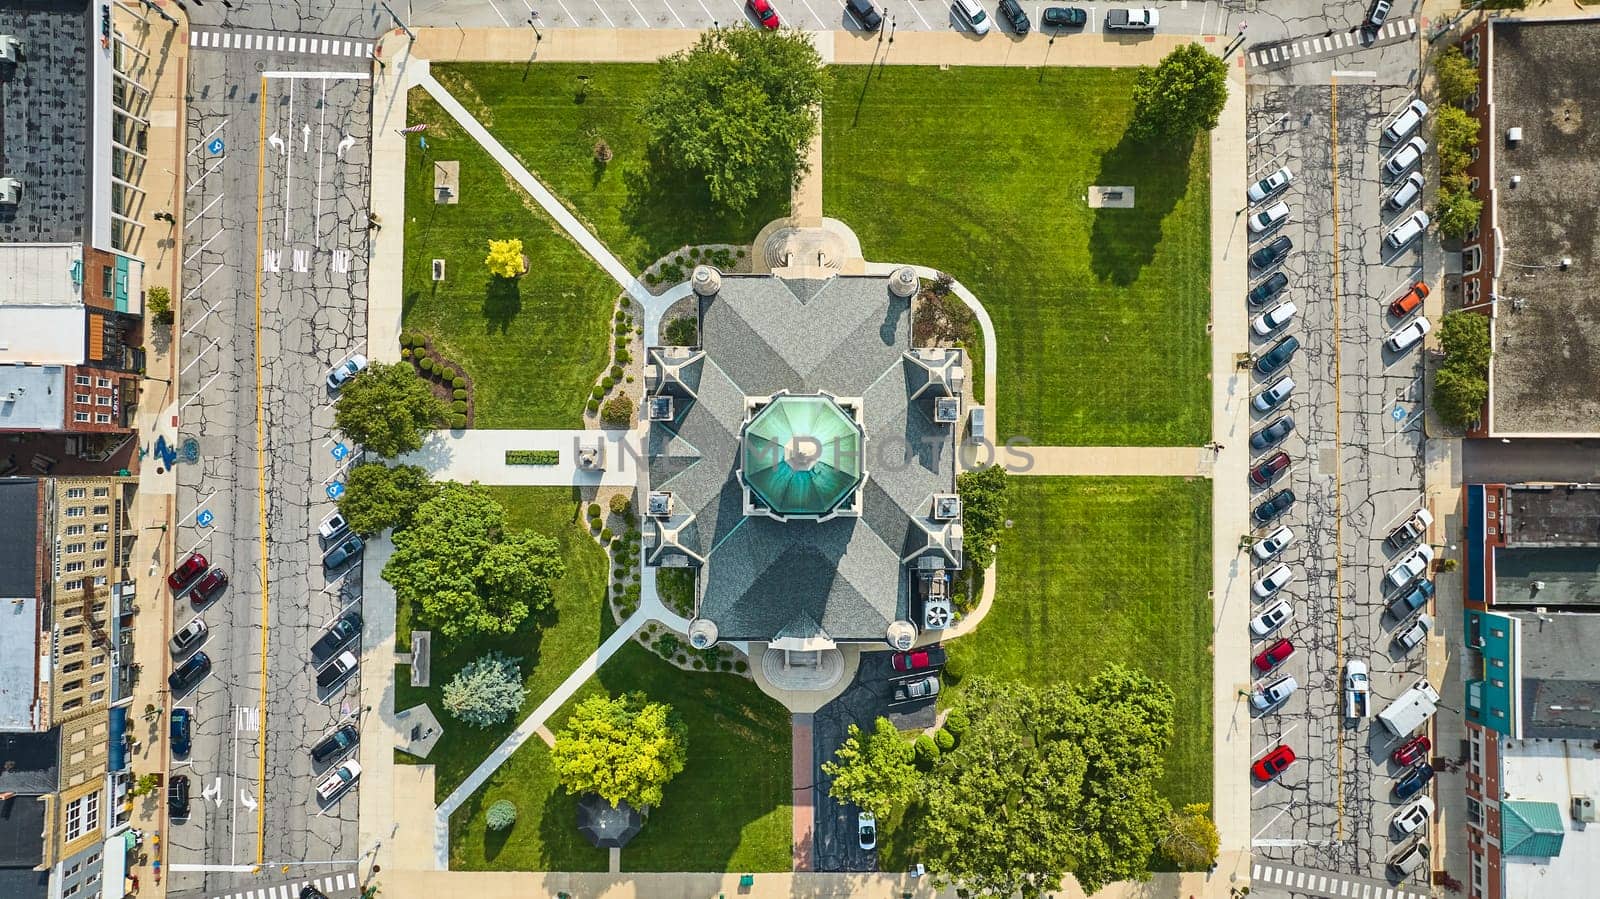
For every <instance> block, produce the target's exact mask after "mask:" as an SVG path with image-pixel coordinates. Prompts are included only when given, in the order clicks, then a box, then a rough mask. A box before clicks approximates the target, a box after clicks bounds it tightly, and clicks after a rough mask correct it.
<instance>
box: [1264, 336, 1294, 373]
mask: <svg viewBox="0 0 1600 899" xmlns="http://www.w3.org/2000/svg"><path fill="white" fill-rule="evenodd" d="M1299 349H1300V338H1298V337H1295V336H1294V335H1293V334H1291V335H1289V336H1288V337H1285V338H1284V339H1282V340H1280V341H1278V342H1277V343H1275V344H1273V345H1272V349H1270V350H1267V351H1266V352H1265V353H1262V354H1261V355H1260V356H1259V357H1257V358H1256V374H1258V375H1270V374H1272V373H1274V372H1276V371H1277V370H1278V369H1280V368H1283V367H1284V366H1285V365H1288V364H1289V360H1290V359H1293V358H1294V354H1295V351H1296V350H1299Z"/></svg>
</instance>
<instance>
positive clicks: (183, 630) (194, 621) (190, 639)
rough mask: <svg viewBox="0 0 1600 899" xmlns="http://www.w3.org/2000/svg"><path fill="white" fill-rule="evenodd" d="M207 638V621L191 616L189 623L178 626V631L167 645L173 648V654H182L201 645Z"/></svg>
mask: <svg viewBox="0 0 1600 899" xmlns="http://www.w3.org/2000/svg"><path fill="white" fill-rule="evenodd" d="M205 638H206V623H205V622H204V621H203V620H201V619H199V618H191V619H189V623H188V624H185V625H184V626H183V627H180V628H178V632H177V633H176V634H173V635H172V639H171V640H170V641H168V643H167V646H168V647H169V648H170V649H171V650H172V654H173V655H175V656H181V655H183V654H184V653H186V652H188V651H189V650H191V649H193V648H195V647H196V646H199V645H200V643H201V641H203V640H205Z"/></svg>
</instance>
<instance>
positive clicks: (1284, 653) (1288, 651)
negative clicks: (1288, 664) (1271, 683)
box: [1255, 637, 1294, 673]
mask: <svg viewBox="0 0 1600 899" xmlns="http://www.w3.org/2000/svg"><path fill="white" fill-rule="evenodd" d="M1292 655H1294V644H1293V643H1292V642H1290V641H1289V639H1288V638H1287V637H1285V638H1283V639H1281V640H1279V641H1277V642H1276V643H1273V644H1272V645H1271V646H1268V647H1267V648H1266V649H1263V650H1261V651H1260V652H1259V653H1257V654H1256V658H1255V665H1256V670H1257V671H1260V672H1262V673H1265V672H1268V671H1271V670H1272V669H1274V668H1276V667H1278V665H1280V664H1282V663H1283V660H1284V659H1287V658H1288V657H1290V656H1292Z"/></svg>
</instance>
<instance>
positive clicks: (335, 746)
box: [311, 724, 361, 765]
mask: <svg viewBox="0 0 1600 899" xmlns="http://www.w3.org/2000/svg"><path fill="white" fill-rule="evenodd" d="M360 739H361V734H360V732H358V731H357V730H356V728H355V725H353V724H346V725H345V726H344V727H341V728H339V729H338V730H336V731H334V732H333V733H331V734H328V735H327V736H326V737H323V738H322V739H321V740H320V741H318V743H317V745H315V746H313V747H311V760H312V761H313V762H316V763H317V764H319V765H326V764H327V763H329V762H331V761H333V760H334V759H336V758H338V757H339V756H341V755H344V754H345V752H346V751H347V750H349V749H350V747H352V746H354V745H356V743H357V742H358V741H359V740H360Z"/></svg>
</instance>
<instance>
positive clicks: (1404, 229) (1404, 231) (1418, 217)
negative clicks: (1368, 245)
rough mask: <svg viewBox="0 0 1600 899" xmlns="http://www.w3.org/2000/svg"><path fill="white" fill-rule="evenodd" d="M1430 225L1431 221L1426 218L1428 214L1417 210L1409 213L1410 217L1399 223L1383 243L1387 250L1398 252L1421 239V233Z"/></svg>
mask: <svg viewBox="0 0 1600 899" xmlns="http://www.w3.org/2000/svg"><path fill="white" fill-rule="evenodd" d="M1432 223H1433V219H1430V218H1428V214H1427V213H1426V212H1423V211H1421V210H1420V209H1419V210H1417V211H1416V212H1413V213H1411V217H1410V218H1408V219H1406V220H1405V221H1403V222H1401V223H1400V224H1399V225H1398V226H1397V227H1396V228H1395V229H1394V230H1393V231H1390V232H1389V236H1388V237H1385V238H1384V239H1383V242H1384V243H1385V244H1387V245H1388V247H1389V249H1391V250H1398V249H1400V248H1401V247H1403V246H1405V245H1406V244H1408V243H1410V242H1412V241H1413V240H1416V239H1417V238H1418V237H1421V236H1422V232H1424V231H1426V230H1428V225H1430V224H1432Z"/></svg>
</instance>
